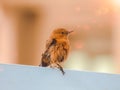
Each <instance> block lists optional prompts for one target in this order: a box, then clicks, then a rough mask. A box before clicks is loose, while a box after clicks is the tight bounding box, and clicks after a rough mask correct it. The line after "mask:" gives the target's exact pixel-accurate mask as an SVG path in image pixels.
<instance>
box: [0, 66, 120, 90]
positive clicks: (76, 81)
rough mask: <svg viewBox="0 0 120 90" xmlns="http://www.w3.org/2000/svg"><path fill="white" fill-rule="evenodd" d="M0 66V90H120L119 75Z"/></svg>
mask: <svg viewBox="0 0 120 90" xmlns="http://www.w3.org/2000/svg"><path fill="white" fill-rule="evenodd" d="M65 72H66V74H65V75H64V76H63V75H62V74H61V72H60V71H59V70H57V69H49V68H40V67H33V66H22V65H5V64H0V90H120V75H114V74H100V73H93V72H82V71H71V70H66V71H65Z"/></svg>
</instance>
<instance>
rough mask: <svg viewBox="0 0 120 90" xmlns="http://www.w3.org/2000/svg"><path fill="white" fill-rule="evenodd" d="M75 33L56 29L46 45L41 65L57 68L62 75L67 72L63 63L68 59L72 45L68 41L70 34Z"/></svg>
mask: <svg viewBox="0 0 120 90" xmlns="http://www.w3.org/2000/svg"><path fill="white" fill-rule="evenodd" d="M71 32H73V31H67V30H66V29H64V28H58V29H55V30H54V31H53V32H52V33H51V35H50V37H49V39H48V40H47V43H46V50H45V52H44V53H43V54H42V58H41V64H40V65H39V66H42V67H48V66H50V67H52V68H54V67H57V68H58V69H60V71H61V72H62V74H63V75H64V74H65V72H64V70H63V68H62V63H63V62H64V61H65V60H66V59H67V56H68V53H69V49H70V44H69V40H68V36H69V34H70V33H71Z"/></svg>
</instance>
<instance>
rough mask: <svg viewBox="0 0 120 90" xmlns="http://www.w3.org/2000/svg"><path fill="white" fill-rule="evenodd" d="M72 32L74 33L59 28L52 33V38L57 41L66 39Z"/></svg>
mask: <svg viewBox="0 0 120 90" xmlns="http://www.w3.org/2000/svg"><path fill="white" fill-rule="evenodd" d="M72 32H73V31H68V30H66V29H64V28H58V29H55V30H54V31H53V32H52V34H51V37H52V38H56V39H66V38H67V37H68V36H69V34H70V33H72Z"/></svg>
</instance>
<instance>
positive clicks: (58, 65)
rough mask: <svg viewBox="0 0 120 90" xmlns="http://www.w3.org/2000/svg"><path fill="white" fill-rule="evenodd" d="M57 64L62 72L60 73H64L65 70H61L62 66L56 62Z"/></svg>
mask: <svg viewBox="0 0 120 90" xmlns="http://www.w3.org/2000/svg"><path fill="white" fill-rule="evenodd" d="M57 66H58V68H59V69H60V71H61V72H62V74H63V75H64V74H65V72H64V70H63V68H62V66H60V64H58V63H57Z"/></svg>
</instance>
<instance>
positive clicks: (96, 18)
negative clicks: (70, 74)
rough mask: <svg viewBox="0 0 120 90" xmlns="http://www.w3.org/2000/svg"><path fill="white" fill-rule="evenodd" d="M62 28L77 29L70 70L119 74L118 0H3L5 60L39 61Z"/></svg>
mask: <svg viewBox="0 0 120 90" xmlns="http://www.w3.org/2000/svg"><path fill="white" fill-rule="evenodd" d="M58 27H64V28H66V29H68V30H74V33H73V34H72V35H71V36H70V42H71V53H70V55H69V58H68V60H67V61H66V63H65V65H64V67H65V68H67V69H74V70H88V71H96V72H106V73H120V1H119V0H19V1H18V0H1V1H0V63H7V64H24V65H35V66H37V65H39V63H40V58H41V54H42V52H43V51H44V48H45V47H44V46H45V42H46V40H47V39H48V37H49V35H50V33H51V31H52V30H53V29H55V28H58Z"/></svg>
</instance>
